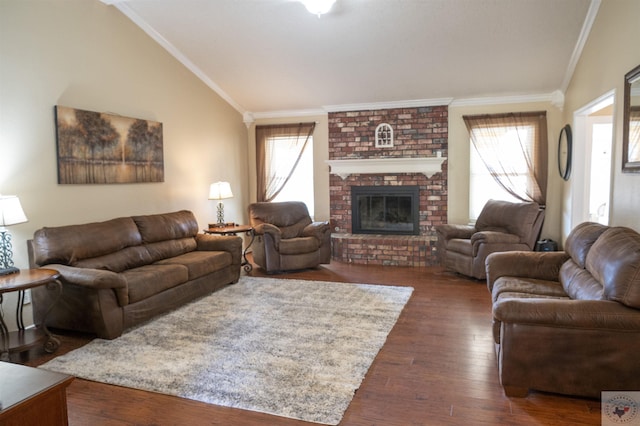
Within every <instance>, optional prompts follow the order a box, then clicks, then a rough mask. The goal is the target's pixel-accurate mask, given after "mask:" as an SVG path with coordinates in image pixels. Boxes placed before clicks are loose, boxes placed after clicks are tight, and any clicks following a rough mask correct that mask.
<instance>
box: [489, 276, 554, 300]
mask: <svg viewBox="0 0 640 426" xmlns="http://www.w3.org/2000/svg"><path fill="white" fill-rule="evenodd" d="M503 293H509V294H510V295H515V294H521V295H523V296H522V297H529V295H531V296H532V297H558V298H562V297H567V294H566V293H565V291H564V289H563V288H562V286H561V285H560V283H558V282H557V281H547V280H541V279H536V278H526V277H509V276H507V277H500V278H498V279H497V280H496V282H495V283H494V284H493V289H492V290H491V298H492V300H493V302H495V301H497V300H498V299H499V298H500V296H501V295H502V294H503Z"/></svg>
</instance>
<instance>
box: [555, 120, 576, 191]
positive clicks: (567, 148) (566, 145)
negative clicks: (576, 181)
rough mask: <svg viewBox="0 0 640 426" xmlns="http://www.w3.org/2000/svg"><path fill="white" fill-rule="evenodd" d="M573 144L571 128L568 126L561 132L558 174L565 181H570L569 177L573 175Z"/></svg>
mask: <svg viewBox="0 0 640 426" xmlns="http://www.w3.org/2000/svg"><path fill="white" fill-rule="evenodd" d="M572 143H573V139H572V135H571V126H570V125H568V124H567V125H566V126H564V127H563V128H562V130H560V137H559V138H558V172H559V173H560V177H562V179H564V180H569V175H571V145H572Z"/></svg>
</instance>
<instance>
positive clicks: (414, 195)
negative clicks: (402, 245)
mask: <svg viewBox="0 0 640 426" xmlns="http://www.w3.org/2000/svg"><path fill="white" fill-rule="evenodd" d="M419 203H420V196H419V187H418V186H352V187H351V218H352V223H351V228H352V232H353V233H354V234H393V235H418V234H419V233H420V228H419V225H420V221H419Z"/></svg>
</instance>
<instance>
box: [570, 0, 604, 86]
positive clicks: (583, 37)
mask: <svg viewBox="0 0 640 426" xmlns="http://www.w3.org/2000/svg"><path fill="white" fill-rule="evenodd" d="M600 3H601V0H591V4H590V5H589V10H587V16H586V17H585V18H584V23H583V24H582V29H581V30H580V35H579V36H578V41H577V42H576V46H575V47H574V49H573V53H572V54H571V59H569V65H568V66H567V71H566V73H565V75H564V80H562V85H561V86H560V91H561V92H562V93H565V92H566V91H567V88H568V87H569V83H571V79H572V78H573V73H574V72H575V70H576V66H577V65H578V61H579V60H580V56H582V50H583V49H584V45H585V44H586V43H587V39H588V38H589V34H590V33H591V27H593V23H594V22H595V20H596V15H598V9H599V8H600Z"/></svg>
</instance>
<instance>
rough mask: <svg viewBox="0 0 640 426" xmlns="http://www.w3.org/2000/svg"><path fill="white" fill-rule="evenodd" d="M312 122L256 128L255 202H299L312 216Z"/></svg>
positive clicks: (313, 125)
mask: <svg viewBox="0 0 640 426" xmlns="http://www.w3.org/2000/svg"><path fill="white" fill-rule="evenodd" d="M314 129H315V123H299V124H280V125H270V126H256V168H257V173H256V174H257V180H258V181H257V197H256V198H257V200H258V201H267V202H268V201H275V202H278V201H302V202H304V203H305V204H306V205H307V208H308V210H309V214H310V215H311V217H313V211H314V203H313V197H314V191H313V136H312V135H313V130H314Z"/></svg>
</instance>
